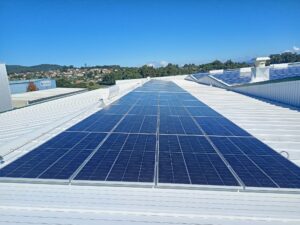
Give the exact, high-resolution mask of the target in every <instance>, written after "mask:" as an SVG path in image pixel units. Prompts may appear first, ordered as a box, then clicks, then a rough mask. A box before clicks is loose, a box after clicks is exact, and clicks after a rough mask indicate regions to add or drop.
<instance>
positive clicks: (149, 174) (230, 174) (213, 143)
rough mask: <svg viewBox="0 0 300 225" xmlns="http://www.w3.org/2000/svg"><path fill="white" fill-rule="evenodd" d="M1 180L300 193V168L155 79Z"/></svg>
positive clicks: (29, 157)
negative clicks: (24, 179) (135, 183)
mask: <svg viewBox="0 0 300 225" xmlns="http://www.w3.org/2000/svg"><path fill="white" fill-rule="evenodd" d="M0 176H1V177H6V178H7V177H9V178H18V179H20V178H32V179H62V180H70V181H73V180H75V181H81V182H84V181H89V182H92V181H98V182H99V181H100V182H106V183H111V182H139V183H149V184H152V185H153V184H158V185H161V184H185V185H195V184H196V185H218V186H241V185H242V186H246V187H272V188H278V187H280V188H300V168H299V167H297V166H296V165H294V164H293V163H291V162H290V161H288V160H287V159H285V158H284V157H282V156H281V155H279V154H278V153H276V152H275V151H274V150H272V149H271V148H269V147H268V146H266V145H265V144H263V143H262V142H260V141H259V140H257V139H256V138H254V137H252V136H251V135H250V134H249V133H247V132H246V131H245V130H243V129H241V128H240V127H238V126H237V125H235V124H234V123H232V122H231V121H230V120H228V119H226V118H225V117H223V116H222V115H220V114H219V113H217V112H216V111H214V110H213V109H211V108H210V107H208V106H207V105H205V104H204V103H203V102H201V101H199V100H197V99H196V98H195V97H193V96H192V95H191V94H189V93H188V92H186V91H184V90H183V89H181V88H180V87H178V86H177V85H175V84H174V83H173V82H168V81H149V82H148V83H146V84H145V85H144V86H142V87H139V88H137V89H136V90H135V91H132V92H130V93H129V94H127V95H126V96H124V97H122V98H120V99H119V100H117V101H116V102H114V103H113V104H111V105H109V106H107V107H105V108H104V109H102V110H100V111H98V112H96V113H95V114H93V115H91V116H90V117H88V118H86V119H84V120H82V121H81V122H79V123H78V124H76V125H74V126H73V127H71V128H69V129H68V130H66V131H65V132H63V133H61V134H59V135H57V136H56V137H54V138H52V139H51V140H49V141H48V142H46V143H44V144H42V145H41V146H39V147H37V148H36V149H34V150H33V151H31V152H29V153H28V154H26V155H24V156H22V157H20V158H19V159H17V160H15V161H14V162H12V163H10V164H9V165H7V166H6V167H4V168H2V169H1V170H0Z"/></svg>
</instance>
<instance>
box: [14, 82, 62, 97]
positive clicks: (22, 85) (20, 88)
mask: <svg viewBox="0 0 300 225" xmlns="http://www.w3.org/2000/svg"><path fill="white" fill-rule="evenodd" d="M32 83H33V84H34V85H35V86H36V89H37V91H40V90H47V89H53V88H56V81H55V80H53V79H38V80H20V81H10V82H9V86H10V91H11V93H12V94H18V93H25V92H27V91H28V86H29V85H32Z"/></svg>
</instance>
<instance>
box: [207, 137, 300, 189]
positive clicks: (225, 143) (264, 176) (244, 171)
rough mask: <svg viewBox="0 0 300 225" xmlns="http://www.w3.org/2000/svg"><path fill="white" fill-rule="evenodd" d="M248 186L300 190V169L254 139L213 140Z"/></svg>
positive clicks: (213, 138)
mask: <svg viewBox="0 0 300 225" xmlns="http://www.w3.org/2000/svg"><path fill="white" fill-rule="evenodd" d="M211 139H212V141H213V143H214V144H215V145H216V147H217V148H218V149H219V150H220V151H221V153H222V154H223V155H224V157H225V159H226V160H227V161H228V162H229V163H230V165H231V166H232V168H233V169H234V170H235V171H236V173H237V175H238V176H239V177H240V178H241V180H242V181H243V182H244V183H245V185H246V186H252V187H281V188H286V187H290V188H299V187H300V168H299V167H297V166H296V165H294V164H293V163H291V162H290V161H288V160H287V159H285V158H283V157H282V156H281V155H279V154H278V153H277V152H275V151H274V150H273V149H271V148H270V147H268V146H267V145H265V144H263V143H262V142H260V141H258V140H257V139H255V138H237V137H223V138H220V137H218V138H216V137H212V138H211Z"/></svg>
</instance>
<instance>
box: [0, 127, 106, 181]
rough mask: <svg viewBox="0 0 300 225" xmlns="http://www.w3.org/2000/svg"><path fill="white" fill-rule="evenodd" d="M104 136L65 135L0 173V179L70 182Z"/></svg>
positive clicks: (74, 133)
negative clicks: (68, 180) (60, 180)
mask: <svg viewBox="0 0 300 225" xmlns="http://www.w3.org/2000/svg"><path fill="white" fill-rule="evenodd" d="M105 136H106V134H88V133H78V132H64V133H62V134H60V135H58V136H56V137H55V138H53V139H51V140H50V141H48V142H46V143H45V144H43V145H41V146H40V147H38V148H36V149H35V150H33V151H31V152H29V153H28V154H26V155H24V156H23V157H21V158H19V159H17V160H15V161H14V162H12V163H11V164H9V165H8V166H6V167H5V168H3V169H1V170H0V176H2V177H20V178H51V179H68V178H69V177H70V176H71V175H72V174H73V173H74V172H75V170H76V169H77V168H78V166H80V165H81V163H82V162H83V161H84V160H85V159H86V158H87V157H88V156H89V155H90V154H91V150H93V149H94V147H95V146H96V145H98V144H99V143H100V142H101V141H102V140H103V138H104V137H105Z"/></svg>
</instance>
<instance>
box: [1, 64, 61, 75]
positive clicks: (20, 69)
mask: <svg viewBox="0 0 300 225" xmlns="http://www.w3.org/2000/svg"><path fill="white" fill-rule="evenodd" d="M64 67H66V66H60V65H55V64H40V65H36V66H19V65H7V66H6V69H7V73H26V72H40V71H50V70H58V69H62V68H64Z"/></svg>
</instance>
